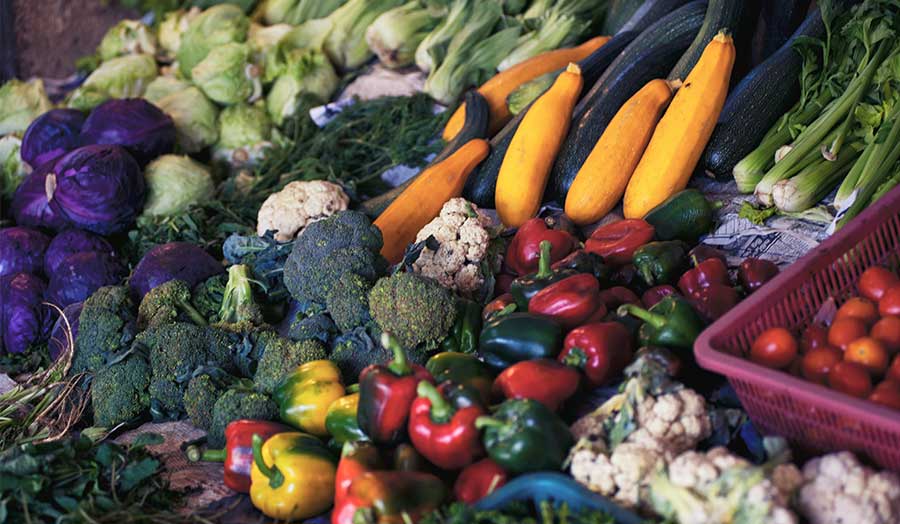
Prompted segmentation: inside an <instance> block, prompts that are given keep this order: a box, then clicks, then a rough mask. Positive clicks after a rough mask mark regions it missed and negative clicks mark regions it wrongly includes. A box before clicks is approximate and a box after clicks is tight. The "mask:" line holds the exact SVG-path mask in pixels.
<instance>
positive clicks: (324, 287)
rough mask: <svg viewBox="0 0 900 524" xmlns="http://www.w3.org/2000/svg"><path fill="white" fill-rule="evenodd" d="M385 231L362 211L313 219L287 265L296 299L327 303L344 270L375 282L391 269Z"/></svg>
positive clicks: (287, 280)
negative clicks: (384, 254)
mask: <svg viewBox="0 0 900 524" xmlns="http://www.w3.org/2000/svg"><path fill="white" fill-rule="evenodd" d="M382 244H383V242H382V238H381V231H380V230H379V229H378V228H377V227H376V226H374V225H373V224H372V223H371V222H370V221H369V219H368V218H367V217H366V216H365V215H364V214H363V213H360V212H358V211H341V212H339V213H337V214H335V215H332V216H330V217H328V218H326V219H324V220H320V221H318V222H313V223H312V224H310V225H309V226H307V227H306V229H304V230H303V233H301V234H300V236H299V237H297V239H296V240H295V241H294V248H293V250H292V251H291V254H290V255H289V256H288V258H287V261H286V262H285V264H284V284H285V286H286V287H287V289H288V291H290V293H291V295H292V296H293V297H294V299H295V300H297V301H298V302H301V303H309V302H311V303H314V304H319V305H324V304H325V300H326V295H327V294H328V291H329V290H330V289H331V288H332V287H334V285H335V283H336V282H337V281H338V279H339V278H340V277H341V276H342V275H343V274H344V273H348V272H349V273H357V274H359V275H361V276H363V277H364V278H366V279H368V280H372V281H374V280H375V279H376V278H377V277H378V276H379V275H380V274H382V273H383V272H384V271H385V270H386V269H387V262H386V261H385V260H384V257H382V256H381V254H380V251H381V246H382Z"/></svg>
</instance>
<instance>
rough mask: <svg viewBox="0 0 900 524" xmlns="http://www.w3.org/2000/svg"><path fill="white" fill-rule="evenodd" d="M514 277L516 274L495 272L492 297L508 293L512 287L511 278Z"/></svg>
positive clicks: (513, 278)
mask: <svg viewBox="0 0 900 524" xmlns="http://www.w3.org/2000/svg"><path fill="white" fill-rule="evenodd" d="M515 279H516V276H515V275H510V274H509V273H499V274H497V276H496V277H495V280H494V298H499V297H501V296H503V295H505V294H507V293H509V289H510V288H511V287H512V283H513V280H515Z"/></svg>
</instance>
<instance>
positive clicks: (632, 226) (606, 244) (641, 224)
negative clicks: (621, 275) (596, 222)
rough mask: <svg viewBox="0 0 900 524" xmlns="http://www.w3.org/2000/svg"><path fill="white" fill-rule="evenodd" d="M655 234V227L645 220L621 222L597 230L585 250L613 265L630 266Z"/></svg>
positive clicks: (585, 245) (586, 243)
mask: <svg viewBox="0 0 900 524" xmlns="http://www.w3.org/2000/svg"><path fill="white" fill-rule="evenodd" d="M653 233H654V229H653V226H651V225H650V224H649V223H648V222H647V221H645V220H641V219H639V218H632V219H626V220H620V221H618V222H613V223H612V224H606V225H605V226H600V227H598V228H597V229H595V230H594V232H593V233H591V237H590V238H588V239H587V241H586V242H585V243H584V250H585V251H587V252H588V253H596V254H598V255H600V256H601V257H603V259H604V260H605V261H606V262H608V263H610V264H612V265H616V266H619V265H623V264H628V263H629V262H631V256H632V255H634V252H635V250H636V249H637V248H639V247H641V246H643V245H644V244H646V243H647V242H650V241H651V240H653Z"/></svg>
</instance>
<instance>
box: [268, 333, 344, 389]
mask: <svg viewBox="0 0 900 524" xmlns="http://www.w3.org/2000/svg"><path fill="white" fill-rule="evenodd" d="M256 345H257V346H258V347H259V348H260V351H262V358H260V359H259V363H258V364H257V366H256V374H255V375H254V376H253V385H254V386H255V387H256V389H257V390H259V391H262V392H263V393H268V394H270V395H271V394H272V392H273V391H275V388H276V387H277V386H278V383H279V382H281V379H283V378H284V377H285V375H287V374H288V373H290V372H292V371H294V369H295V368H296V367H297V366H299V365H300V364H303V363H306V362H311V361H313V360H322V359H325V358H328V352H327V351H326V350H325V346H323V345H322V344H321V343H319V342H318V341H316V340H304V341H302V342H292V341H290V340H288V339H286V338H283V337H281V336H280V335H278V333H276V332H274V331H269V332H265V333H261V334H260V335H259V336H258V337H257V338H256Z"/></svg>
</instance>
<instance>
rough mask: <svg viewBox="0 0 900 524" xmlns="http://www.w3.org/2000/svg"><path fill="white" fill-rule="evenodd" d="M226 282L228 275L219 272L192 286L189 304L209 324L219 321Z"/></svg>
mask: <svg viewBox="0 0 900 524" xmlns="http://www.w3.org/2000/svg"><path fill="white" fill-rule="evenodd" d="M226 284H228V275H226V274H224V273H220V274H218V275H213V276H211V277H209V278H207V279H206V280H204V281H203V282H200V283H199V284H197V285H196V286H194V290H193V292H192V293H191V304H193V305H194V309H196V310H197V311H199V312H200V314H201V315H203V318H205V319H206V321H207V322H208V323H209V324H214V323H216V322H218V321H219V310H220V309H222V298H223V297H224V296H225V285H226Z"/></svg>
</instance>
